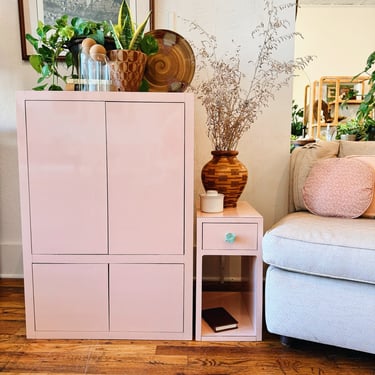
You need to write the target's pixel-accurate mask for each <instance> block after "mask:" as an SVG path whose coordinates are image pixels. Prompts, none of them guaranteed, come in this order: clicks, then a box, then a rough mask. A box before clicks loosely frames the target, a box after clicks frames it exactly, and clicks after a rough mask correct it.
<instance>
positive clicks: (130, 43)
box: [109, 0, 158, 91]
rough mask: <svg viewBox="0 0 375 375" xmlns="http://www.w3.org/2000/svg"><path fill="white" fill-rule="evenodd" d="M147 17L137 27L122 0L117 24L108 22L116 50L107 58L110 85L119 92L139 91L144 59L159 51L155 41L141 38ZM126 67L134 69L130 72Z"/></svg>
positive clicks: (145, 37) (148, 35)
mask: <svg viewBox="0 0 375 375" xmlns="http://www.w3.org/2000/svg"><path fill="white" fill-rule="evenodd" d="M150 15H151V12H150V13H149V14H148V16H147V17H146V19H145V20H144V21H143V22H142V23H141V24H140V25H139V26H138V27H137V28H136V27H135V26H134V23H133V19H132V15H131V11H130V8H129V5H128V4H127V2H126V1H125V0H123V1H122V3H121V6H120V10H119V14H118V23H117V25H113V24H112V22H110V24H111V32H112V36H113V38H114V41H115V44H116V49H113V50H111V51H109V59H110V60H111V61H112V64H111V73H112V81H113V85H114V86H115V87H116V89H117V90H118V91H138V89H139V87H140V84H141V82H142V79H143V74H144V71H145V67H146V62H147V56H148V55H151V54H153V53H156V52H157V51H158V43H157V41H156V40H155V38H154V37H153V36H152V35H150V34H147V35H144V31H145V27H146V25H147V22H148V20H149V18H150ZM129 65H132V66H133V68H132V69H129V68H128V66H129ZM134 66H136V69H135V68H134Z"/></svg>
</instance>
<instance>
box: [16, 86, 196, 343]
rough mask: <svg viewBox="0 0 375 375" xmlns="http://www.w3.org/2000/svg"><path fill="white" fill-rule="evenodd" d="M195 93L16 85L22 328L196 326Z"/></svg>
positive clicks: (122, 332) (61, 333) (159, 334)
mask: <svg viewBox="0 0 375 375" xmlns="http://www.w3.org/2000/svg"><path fill="white" fill-rule="evenodd" d="M193 118H194V108H193V96H192V95H191V94H185V93H176V94H175V93H117V92H116V93H114V92H108V93H95V92H34V91H24V92H18V93H17V133H18V150H19V172H20V197H21V217H22V237H23V264H24V278H25V301H26V333H27V337H29V338H125V339H126V338H129V339H181V340H182V339H184V340H188V339H191V338H192V320H193V319H192V316H193V302H192V301H193V296H192V293H193V164H194V163H193V161H194V160H193V151H194V150H193V149H194V146H193V138H194V134H193V133H194V122H193V121H194V120H193Z"/></svg>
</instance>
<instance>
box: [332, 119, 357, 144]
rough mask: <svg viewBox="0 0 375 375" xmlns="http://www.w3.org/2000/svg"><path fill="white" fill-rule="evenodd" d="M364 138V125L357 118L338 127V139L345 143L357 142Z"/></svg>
mask: <svg viewBox="0 0 375 375" xmlns="http://www.w3.org/2000/svg"><path fill="white" fill-rule="evenodd" d="M363 136H364V128H363V126H362V123H361V122H360V121H358V120H357V119H356V118H353V119H351V120H349V121H347V122H343V123H340V124H338V125H337V133H336V139H341V140H343V141H356V140H360V139H362V138H363Z"/></svg>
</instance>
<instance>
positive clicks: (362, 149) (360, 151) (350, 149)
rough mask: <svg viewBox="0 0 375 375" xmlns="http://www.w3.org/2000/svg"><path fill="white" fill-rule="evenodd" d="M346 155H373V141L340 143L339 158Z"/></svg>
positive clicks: (374, 145)
mask: <svg viewBox="0 0 375 375" xmlns="http://www.w3.org/2000/svg"><path fill="white" fill-rule="evenodd" d="M348 155H375V141H367V142H361V141H360V142H351V141H340V149H339V157H340V158H342V157H345V156H348Z"/></svg>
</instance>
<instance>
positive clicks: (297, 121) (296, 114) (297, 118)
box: [290, 100, 305, 139]
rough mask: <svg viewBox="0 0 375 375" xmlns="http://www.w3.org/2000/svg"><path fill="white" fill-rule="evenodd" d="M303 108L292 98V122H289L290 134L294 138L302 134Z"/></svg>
mask: <svg viewBox="0 0 375 375" xmlns="http://www.w3.org/2000/svg"><path fill="white" fill-rule="evenodd" d="M303 114H304V110H303V108H300V107H299V106H298V104H297V103H296V102H295V101H294V100H292V122H291V124H290V125H291V129H290V131H291V135H292V136H294V137H295V139H296V138H298V137H300V136H304V130H305V127H304V124H303Z"/></svg>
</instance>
